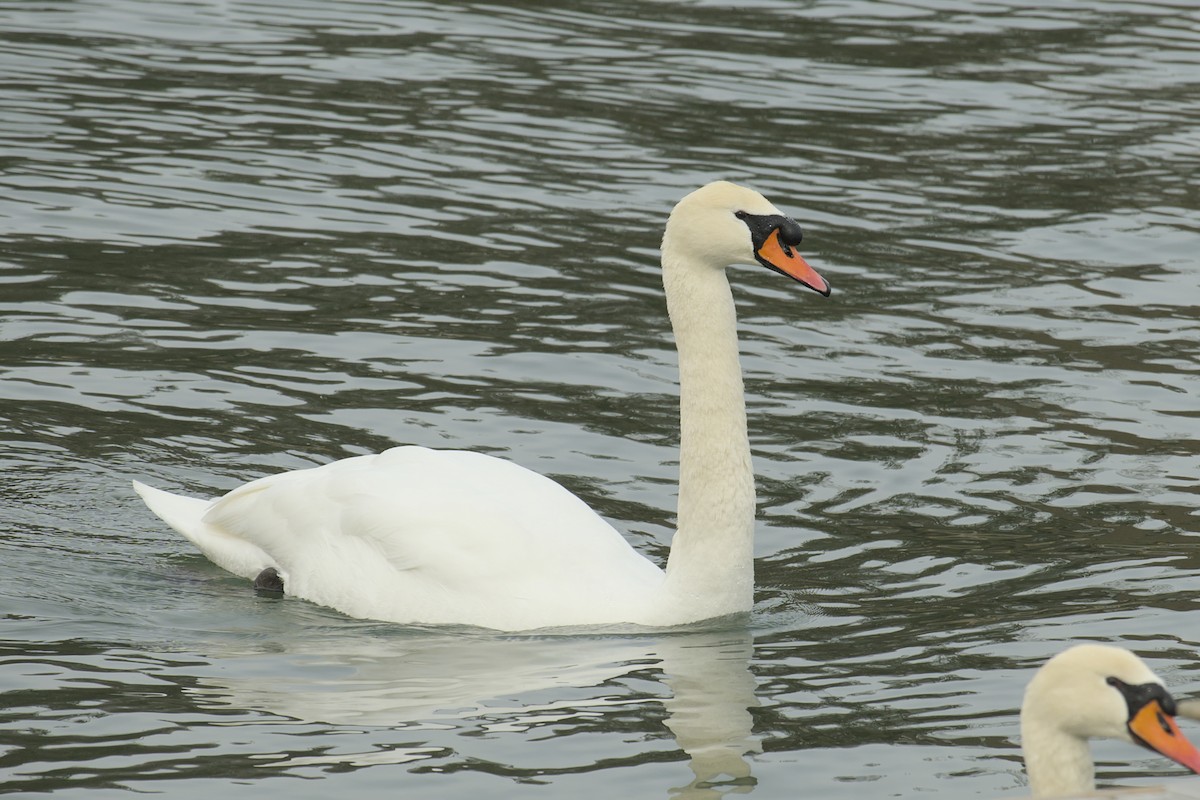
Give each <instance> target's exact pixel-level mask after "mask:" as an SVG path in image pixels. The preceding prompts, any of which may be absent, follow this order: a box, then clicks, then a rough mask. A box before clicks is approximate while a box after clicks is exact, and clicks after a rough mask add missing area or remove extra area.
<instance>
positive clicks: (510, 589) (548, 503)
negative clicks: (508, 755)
mask: <svg viewBox="0 0 1200 800" xmlns="http://www.w3.org/2000/svg"><path fill="white" fill-rule="evenodd" d="M160 494H165V493H160ZM143 496H145V494H143ZM167 496H168V497H171V498H173V497H174V496H173V495H167ZM147 502H149V503H150V505H151V508H152V510H154V511H155V512H156V513H159V512H160V507H159V505H158V504H156V503H154V502H151V501H150V499H149V498H147ZM172 502H174V501H172ZM187 502H188V501H187V500H186V499H183V503H187ZM195 502H196V503H198V504H197V505H191V506H187V505H185V506H181V507H174V506H172V507H171V508H170V510H171V511H175V512H179V511H180V510H181V508H190V509H191V510H193V511H194V512H198V513H196V515H194V516H192V517H190V518H181V515H180V514H179V513H176V514H175V515H174V516H169V515H167V514H164V513H159V516H161V517H162V518H163V519H164V520H165V521H166V522H168V524H170V525H172V527H175V528H176V529H177V530H179V531H180V532H181V533H183V534H184V535H185V536H187V537H188V538H189V539H191V540H192V541H193V542H195V543H196V544H197V545H198V546H199V547H200V548H201V549H202V550H203V551H204V552H205V554H206V555H208V556H209V557H210V558H211V559H212V560H213V561H215V562H216V563H218V564H220V565H221V566H223V567H225V568H226V569H230V571H233V572H236V573H237V574H240V575H243V576H244V577H248V578H253V577H254V576H255V575H256V574H257V573H258V571H259V570H261V569H263V568H265V567H268V566H269V567H274V568H276V569H277V570H278V571H279V572H280V574H281V575H282V576H283V579H284V583H285V586H286V591H287V593H288V594H291V595H295V596H298V597H303V598H306V599H308V600H312V601H313V602H317V603H321V604H323V605H328V606H332V607H334V608H338V609H341V610H342V611H344V612H346V613H348V614H351V615H352V616H357V617H365V618H374V619H388V620H393V621H398V622H404V621H414V622H415V621H419V622H424V623H439V622H457V621H461V620H463V619H472V620H475V621H476V624H479V625H484V626H487V627H495V628H501V629H519V628H533V627H549V626H554V625H566V624H587V621H588V618H589V616H592V615H597V614H598V615H602V618H597V619H595V622H597V623H599V622H609V621H611V619H612V611H613V609H614V608H619V609H624V608H626V607H628V609H629V611H628V613H627V614H626V615H625V616H626V617H630V616H633V615H635V614H636V612H637V609H638V606H639V605H640V606H641V608H642V609H643V613H644V609H645V607H646V605H647V600H648V596H649V595H650V594H651V593H653V592H654V591H655V590H656V589H657V588H658V585H659V584H660V583H661V581H662V576H663V574H662V571H661V570H659V568H658V567H656V566H654V565H653V564H652V563H650V562H649V561H647V560H646V559H645V558H643V557H642V556H640V555H639V554H637V553H636V552H635V551H634V550H632V549H631V548H630V547H629V545H628V544H626V542H625V541H624V539H623V538H622V537H621V535H620V534H619V533H617V531H615V530H614V529H613V528H612V527H611V526H610V525H608V524H607V523H606V522H604V520H602V519H601V518H600V517H599V516H598V515H596V514H595V513H594V512H593V511H592V510H591V509H590V508H588V507H587V505H586V504H585V503H584V502H583V501H582V500H580V499H579V498H577V497H575V496H574V495H572V494H571V493H570V492H568V491H567V490H566V489H564V488H563V487H562V486H560V485H559V484H557V483H555V482H554V481H552V480H551V479H549V478H546V477H544V476H542V475H538V474H537V473H535V472H532V471H530V470H527V469H525V468H523V467H520V466H518V465H516V464H513V463H511V462H508V461H504V460H502V459H498V458H493V457H491V456H487V455H483V454H480V453H473V452H467V451H460V450H429V449H426V448H423V447H397V448H393V449H391V450H387V451H385V452H383V453H380V454H378V455H367V456H356V457H353V458H347V459H343V460H341V461H336V462H333V463H331V464H326V465H324V466H321V467H315V468H312V469H303V470H294V471H291V472H285V473H281V474H278V475H272V476H269V477H266V478H262V479H259V480H256V481H252V482H250V483H247V484H245V485H244V486H241V487H239V488H237V489H235V490H233V491H232V492H230V493H229V494H227V495H225V496H224V497H222V498H219V499H217V500H215V501H213V502H211V503H205V502H203V501H195ZM398 534H402V535H398ZM225 549H232V550H233V551H234V552H235V553H237V554H239V557H238V558H237V559H226V560H227V561H232V562H233V563H222V561H221V560H220V559H218V558H215V557H214V556H213V551H218V552H222V551H223V550H225ZM254 552H259V553H262V554H263V556H264V559H265V562H264V563H256V562H255V561H254V560H253V559H252V558H244V557H241V554H244V553H254ZM581 620H583V621H582V622H581ZM631 621H636V620H631Z"/></svg>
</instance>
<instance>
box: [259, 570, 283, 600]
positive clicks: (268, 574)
mask: <svg viewBox="0 0 1200 800" xmlns="http://www.w3.org/2000/svg"><path fill="white" fill-rule="evenodd" d="M254 593H255V594H257V595H259V596H260V597H281V596H283V576H282V575H280V574H279V571H278V570H277V569H275V568H274V567H267V568H266V569H264V570H263V571H262V572H260V573H258V577H257V578H255V579H254Z"/></svg>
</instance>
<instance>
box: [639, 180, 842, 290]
mask: <svg viewBox="0 0 1200 800" xmlns="http://www.w3.org/2000/svg"><path fill="white" fill-rule="evenodd" d="M802 238H803V234H802V232H801V231H800V225H799V224H798V223H797V222H796V221H795V220H793V219H792V218H791V217H788V216H786V215H785V214H783V213H782V212H781V211H780V210H779V209H777V208H776V207H775V206H773V205H772V204H771V201H769V200H767V198H765V197H763V196H762V195H761V194H759V193H758V192H756V191H754V190H753V189H747V188H746V187H744V186H738V185H737V184H734V183H729V182H728V181H717V182H715V183H710V184H708V185H707V186H702V187H701V188H699V189H697V190H696V191H694V192H692V193H691V194H689V195H688V196H686V197H684V198H683V199H682V200H680V201H679V202H678V203H677V204H676V205H675V209H674V210H673V211H672V212H671V217H670V219H668V220H667V229H666V233H664V234H663V256H664V262H665V261H666V260H667V256H668V254H669V255H670V256H672V257H679V259H680V260H681V261H682V262H683V263H687V264H696V265H701V266H707V267H711V268H714V269H724V268H725V267H727V266H729V265H731V264H761V265H762V266H764V267H767V268H769V269H773V270H775V271H776V272H779V273H782V274H784V275H787V276H788V277H789V278H792V279H794V280H797V281H799V282H800V283H802V284H804V285H805V286H807V287H808V288H810V289H812V290H814V291H816V292H819V293H821V294H823V295H825V296H828V295H829V282H828V281H827V280H825V279H824V278H822V277H821V276H820V275H818V274H817V271H816V270H814V269H813V268H812V267H810V266H809V265H808V264H807V262H805V260H804V259H803V258H802V257H801V256H800V253H799V252H798V251H797V250H796V246H797V245H799V244H800V240H801V239H802Z"/></svg>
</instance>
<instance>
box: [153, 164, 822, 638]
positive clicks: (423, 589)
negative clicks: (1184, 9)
mask: <svg viewBox="0 0 1200 800" xmlns="http://www.w3.org/2000/svg"><path fill="white" fill-rule="evenodd" d="M800 239H801V231H800V226H799V225H798V224H797V223H796V222H795V221H793V220H792V219H790V218H788V217H786V216H784V215H783V214H782V213H780V211H779V210H778V209H777V208H775V206H773V205H772V204H771V203H770V202H769V201H768V200H767V199H766V198H765V197H763V196H762V195H761V194H759V193H758V192H755V191H753V190H751V189H747V188H743V187H741V186H736V185H734V184H732V183H728V182H725V181H718V182H716V183H711V184H709V185H707V186H704V187H702V188H700V189H697V190H696V191H694V192H692V193H691V194H689V195H687V196H686V197H684V198H683V199H682V200H680V201H679V203H678V204H677V205H676V206H675V208H674V210H672V212H671V215H670V217H669V218H668V220H667V224H666V231H665V233H664V234H663V240H662V271H663V272H662V274H663V287H664V289H665V292H666V298H667V312H668V314H669V316H670V319H671V326H672V328H673V329H674V333H675V340H676V347H677V349H678V352H679V385H680V398H679V416H680V428H681V431H680V434H681V435H680V454H679V506H678V513H677V530H676V533H675V535H674V537H673V539H672V542H671V553H670V556H669V558H668V559H667V565H666V569H660V568H659V567H658V566H656V565H655V564H653V563H651V562H650V561H649V560H648V559H646V558H645V557H643V556H642V555H641V554H639V553H638V552H636V551H635V550H634V549H633V548H632V547H630V546H629V544H628V543H626V541H625V540H624V539H623V538H622V537H621V535H620V534H619V533H617V531H616V530H615V529H613V528H612V527H611V526H610V525H609V524H608V523H606V522H604V521H603V520H602V519H601V518H600V517H599V516H598V515H597V514H596V513H595V512H593V511H592V510H591V509H590V508H588V506H587V505H586V504H584V502H583V501H582V500H580V499H579V498H577V497H575V496H574V495H573V494H571V493H570V492H568V491H567V490H566V489H564V488H563V487H562V486H560V485H559V484H557V483H555V482H554V481H552V480H550V479H549V478H546V477H543V476H541V475H539V474H537V473H535V472H532V471H530V470H527V469H525V468H523V467H519V466H517V465H515V464H513V463H511V462H508V461H504V460H502V459H499V458H494V457H491V456H486V455H482V454H479V453H473V452H469V451H462V450H428V449H426V448H423V447H396V448H392V449H390V450H387V451H385V452H383V453H380V454H377V455H366V456H356V457H352V458H346V459H343V460H340V461H335V462H333V463H330V464H325V465H323V466H320V467H315V468H311V469H300V470H294V471H291V472H285V473H282V474H279V475H272V476H270V477H266V478H261V479H259V480H256V481H252V482H250V483H247V484H245V485H243V486H241V487H239V488H237V489H234V490H233V491H231V492H229V493H228V494H226V495H225V496H224V497H221V498H218V499H215V500H199V499H194V498H187V497H181V496H179V495H173V494H170V493H168V492H164V491H161V490H158V489H153V488H151V487H149V486H146V485H144V484H141V483H139V482H137V481H134V488H135V489H136V490H137V492H138V494H140V495H141V497H142V499H143V500H144V501H145V502H146V505H148V506H149V507H150V510H151V511H153V512H154V513H155V514H157V515H158V516H159V517H160V518H161V519H162V520H163V521H164V522H166V523H167V524H168V525H170V526H171V527H172V528H174V529H175V530H176V531H178V532H179V533H181V534H183V535H184V536H185V537H187V538H188V539H189V540H190V541H191V542H192V543H193V544H194V545H195V546H196V547H198V548H199V549H200V550H201V552H203V553H204V555H206V556H207V557H208V558H209V560H211V561H212V562H214V563H215V564H217V565H218V566H220V567H223V568H224V569H226V570H228V571H230V572H232V573H234V574H236V575H241V576H243V577H245V578H254V579H256V586H260V587H266V588H270V589H277V590H284V591H286V592H287V593H288V594H290V595H294V596H296V597H301V598H304V599H307V600H310V601H312V602H314V603H319V604H321V605H325V606H329V607H332V608H335V609H338V610H339V611H342V612H343V613H345V614H348V615H350V616H352V617H360V618H367V619H379V620H385V621H392V622H401V623H426V624H460V625H473V626H479V627H484V628H494V629H499V630H529V629H534V628H544V627H558V626H574V625H602V624H621V623H631V624H635V625H648V626H671V625H681V624H686V623H690V622H696V621H700V620H705V619H710V618H714V617H721V616H726V615H730V614H737V613H744V612H748V611H749V610H750V607H751V604H752V601H753V597H752V595H753V589H754V565H753V548H752V545H753V542H752V539H753V527H754V473H753V471H752V467H751V463H750V445H749V441H748V438H747V433H746V408H745V401H744V398H743V390H742V373H741V367H740V365H739V362H738V341H737V330H736V327H737V320H736V317H735V312H734V304H733V297H732V295H731V293H730V290H729V282H728V281H727V280H726V277H725V267H726V266H728V265H732V264H752V265H753V264H759V265H762V266H764V267H767V268H769V269H772V270H774V271H776V272H779V273H782V274H784V275H786V276H788V277H790V278H793V279H794V280H796V281H798V282H800V283H801V284H803V285H805V286H807V287H809V288H810V289H813V290H815V291H816V292H818V293H820V294H822V295H825V296H828V295H829V291H830V289H829V284H828V282H826V281H825V279H824V278H822V277H821V276H820V275H818V274H817V273H816V271H814V270H813V268H812V267H810V266H809V265H808V264H807V263H806V262H805V261H804V259H803V258H802V257H801V256H800V254H799V253H798V252H797V251H796V249H795V247H796V245H797V244H798V243H799V242H800Z"/></svg>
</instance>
